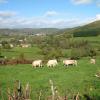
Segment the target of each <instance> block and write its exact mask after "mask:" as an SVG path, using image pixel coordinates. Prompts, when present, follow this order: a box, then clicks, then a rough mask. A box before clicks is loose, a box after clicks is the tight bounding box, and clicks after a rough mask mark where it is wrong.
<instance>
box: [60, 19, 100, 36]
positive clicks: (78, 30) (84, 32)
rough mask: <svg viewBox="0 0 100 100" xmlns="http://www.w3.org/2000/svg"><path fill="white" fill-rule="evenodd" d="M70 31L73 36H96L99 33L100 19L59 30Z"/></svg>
mask: <svg viewBox="0 0 100 100" xmlns="http://www.w3.org/2000/svg"><path fill="white" fill-rule="evenodd" d="M61 32H63V33H71V34H73V36H75V37H87V36H97V35H99V34H100V21H95V22H92V23H89V24H87V25H84V26H79V27H75V28H71V29H63V30H60V32H59V33H61Z"/></svg>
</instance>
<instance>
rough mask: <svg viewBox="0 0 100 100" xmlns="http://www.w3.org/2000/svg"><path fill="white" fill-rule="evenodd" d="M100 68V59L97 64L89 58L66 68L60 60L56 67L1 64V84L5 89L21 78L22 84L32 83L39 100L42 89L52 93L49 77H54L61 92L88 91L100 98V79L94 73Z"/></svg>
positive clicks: (46, 93)
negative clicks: (92, 62) (90, 61)
mask: <svg viewBox="0 0 100 100" xmlns="http://www.w3.org/2000/svg"><path fill="white" fill-rule="evenodd" d="M99 70H100V59H99V58H98V59H97V60H96V64H95V65H92V64H90V63H89V59H88V58H85V59H81V60H79V61H78V66H77V67H72V66H70V67H69V68H65V67H64V66H63V65H62V63H61V62H60V63H59V64H58V66H56V67H55V68H47V67H46V66H44V68H36V69H33V68H32V66H31V65H27V64H26V65H7V66H0V84H1V86H2V89H3V90H4V93H5V89H6V88H7V87H8V86H9V87H13V83H14V81H15V80H21V82H22V84H24V85H25V84H26V83H27V82H29V83H30V85H31V87H32V94H33V97H32V98H34V99H33V100H37V98H36V93H37V92H39V91H40V90H41V89H42V91H43V95H48V94H50V85H49V79H52V80H53V82H54V85H55V86H56V87H57V88H58V90H59V92H60V93H61V94H62V95H64V94H65V92H66V91H67V92H68V91H70V92H71V91H73V92H75V93H77V92H80V94H82V93H83V94H84V93H88V94H90V95H94V96H97V99H96V100H100V79H98V78H96V77H95V76H94V75H95V74H96V73H97V71H99Z"/></svg>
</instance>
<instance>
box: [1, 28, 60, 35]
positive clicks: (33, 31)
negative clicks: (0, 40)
mask: <svg viewBox="0 0 100 100" xmlns="http://www.w3.org/2000/svg"><path fill="white" fill-rule="evenodd" d="M57 31H59V29H57V28H36V29H34V28H22V29H0V34H29V35H33V34H52V33H55V32H57Z"/></svg>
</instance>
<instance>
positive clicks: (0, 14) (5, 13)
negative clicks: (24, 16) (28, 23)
mask: <svg viewBox="0 0 100 100" xmlns="http://www.w3.org/2000/svg"><path fill="white" fill-rule="evenodd" d="M16 14H17V13H16V12H12V11H0V17H2V18H8V17H12V16H15V15H16Z"/></svg>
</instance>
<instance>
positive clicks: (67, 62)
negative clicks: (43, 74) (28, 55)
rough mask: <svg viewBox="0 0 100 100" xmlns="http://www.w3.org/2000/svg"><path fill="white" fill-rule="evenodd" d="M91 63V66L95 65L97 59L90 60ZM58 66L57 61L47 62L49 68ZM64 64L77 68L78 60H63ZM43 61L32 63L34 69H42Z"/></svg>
mask: <svg viewBox="0 0 100 100" xmlns="http://www.w3.org/2000/svg"><path fill="white" fill-rule="evenodd" d="M90 63H91V64H95V59H90ZM57 64H58V62H57V60H56V59H53V60H49V61H48V62H47V67H54V66H56V65H57ZM63 64H64V65H65V66H68V65H75V66H77V60H68V59H67V60H63ZM42 66H43V65H42V60H35V61H33V62H32V67H34V68H36V67H42Z"/></svg>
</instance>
